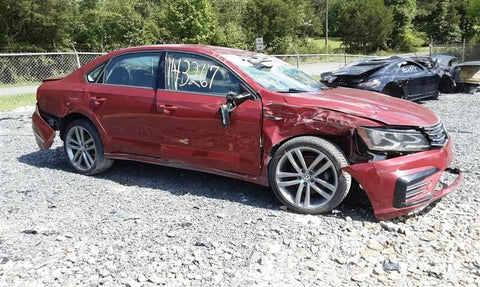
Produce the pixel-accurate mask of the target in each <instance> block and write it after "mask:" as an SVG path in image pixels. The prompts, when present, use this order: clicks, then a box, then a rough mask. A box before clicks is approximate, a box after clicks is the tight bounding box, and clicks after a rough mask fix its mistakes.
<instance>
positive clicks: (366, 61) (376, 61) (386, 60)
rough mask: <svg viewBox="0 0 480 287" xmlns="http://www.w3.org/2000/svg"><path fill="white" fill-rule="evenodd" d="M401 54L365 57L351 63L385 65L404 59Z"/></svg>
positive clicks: (356, 64)
mask: <svg viewBox="0 0 480 287" xmlns="http://www.w3.org/2000/svg"><path fill="white" fill-rule="evenodd" d="M404 60H405V59H404V58H402V57H400V56H390V57H375V58H364V59H360V60H357V61H355V62H353V63H351V65H352V66H383V65H387V64H390V63H393V62H397V61H404Z"/></svg>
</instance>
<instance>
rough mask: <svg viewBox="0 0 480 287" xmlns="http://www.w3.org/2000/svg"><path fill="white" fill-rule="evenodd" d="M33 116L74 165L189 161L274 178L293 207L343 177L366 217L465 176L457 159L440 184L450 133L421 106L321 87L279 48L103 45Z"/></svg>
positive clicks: (46, 140)
mask: <svg viewBox="0 0 480 287" xmlns="http://www.w3.org/2000/svg"><path fill="white" fill-rule="evenodd" d="M407 63H408V62H407ZM414 67H415V69H417V68H418V69H420V67H417V66H414ZM401 68H402V67H401ZM403 68H405V69H411V70H413V68H409V66H405V67H403ZM409 71H410V70H409ZM32 126H33V131H34V135H35V137H36V140H37V143H38V145H39V146H40V148H42V149H48V148H50V147H51V145H52V143H53V140H54V138H55V136H56V131H59V136H60V138H61V139H62V140H63V146H64V151H65V154H66V158H67V160H68V162H69V163H70V165H71V166H72V168H73V169H74V170H75V171H77V172H79V173H81V174H85V175H93V174H98V173H101V172H103V171H106V170H107V169H109V168H110V167H111V166H112V164H113V161H114V160H134V161H141V162H147V163H154V164H160V165H165V166H171V167H177V168H186V169H192V170H198V171H202V172H209V173H213V174H217V175H222V176H227V177H231V178H235V179H240V180H245V181H249V182H254V183H257V184H261V185H264V186H270V187H271V188H272V190H273V192H274V193H275V195H276V196H277V197H278V199H279V200H280V201H281V202H282V203H283V204H284V205H285V206H287V207H288V208H289V209H291V210H294V211H297V212H300V213H310V214H318V213H325V212H328V211H331V210H332V209H334V208H335V207H337V206H338V205H339V204H340V203H341V202H342V201H343V199H344V198H345V197H346V196H347V194H348V193H349V192H350V189H351V186H352V177H353V178H354V179H355V180H356V181H358V183H359V186H361V187H362V188H363V189H364V191H365V193H366V195H367V196H368V198H369V199H370V202H371V204H372V206H373V209H374V212H375V215H376V217H377V218H378V219H380V220H382V219H388V218H392V217H396V216H399V215H402V214H406V213H408V212H410V211H413V210H416V209H418V208H421V207H424V206H426V205H428V204H429V203H431V202H433V201H435V200H437V199H439V198H441V197H443V196H445V195H446V194H448V193H449V192H451V191H452V190H453V189H454V188H455V187H456V186H457V185H458V184H459V182H460V180H461V178H462V176H461V173H459V172H458V171H453V172H454V173H457V174H458V176H457V177H456V180H455V181H454V182H452V183H451V184H450V185H448V186H441V187H438V186H437V183H438V182H439V180H440V177H441V176H442V175H443V174H444V173H450V172H452V170H451V169H449V168H448V166H449V164H450V163H451V162H452V160H453V156H454V155H453V144H452V141H451V138H450V136H449V134H448V133H447V130H446V128H445V126H444V124H443V123H442V121H441V120H440V119H439V118H438V117H437V115H435V113H434V112H433V111H431V110H429V109H428V108H426V107H424V106H421V105H418V104H415V103H411V102H408V101H404V100H399V99H394V98H391V97H389V96H385V95H381V94H378V93H372V92H370V91H362V90H354V89H346V88H327V87H326V86H325V85H323V84H321V83H320V82H318V81H316V80H314V79H313V78H311V77H310V76H308V75H306V74H305V73H303V72H302V71H300V70H298V69H296V68H294V67H292V66H290V65H289V64H287V63H285V62H283V61H281V60H279V59H277V58H275V57H272V56H268V55H264V54H259V53H256V52H250V51H243V50H237V49H230V48H222V47H213V46H202V45H159V46H144V47H134V48H127V49H122V50H118V51H115V52H112V53H109V54H107V55H105V56H102V57H100V58H98V59H96V60H94V61H92V62H90V63H88V64H86V65H85V66H83V67H81V68H79V69H78V70H76V71H75V72H73V73H72V74H70V75H68V76H66V77H64V78H57V79H50V80H46V81H44V83H43V84H42V85H41V86H40V87H39V88H38V91H37V106H36V110H35V112H34V114H33V116H32ZM232 184H235V183H232Z"/></svg>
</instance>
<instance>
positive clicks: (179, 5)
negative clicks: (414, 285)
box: [164, 0, 216, 44]
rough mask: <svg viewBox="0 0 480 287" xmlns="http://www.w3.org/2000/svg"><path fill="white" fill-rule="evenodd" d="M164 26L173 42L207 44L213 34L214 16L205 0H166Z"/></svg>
mask: <svg viewBox="0 0 480 287" xmlns="http://www.w3.org/2000/svg"><path fill="white" fill-rule="evenodd" d="M165 4H166V15H165V22H164V24H165V28H166V29H167V31H169V36H170V39H171V40H173V41H174V42H181V43H196V44H208V43H210V42H211V41H212V40H213V38H214V35H215V26H216V22H215V18H214V16H213V13H212V7H211V5H210V2H209V1H207V0H166V1H165Z"/></svg>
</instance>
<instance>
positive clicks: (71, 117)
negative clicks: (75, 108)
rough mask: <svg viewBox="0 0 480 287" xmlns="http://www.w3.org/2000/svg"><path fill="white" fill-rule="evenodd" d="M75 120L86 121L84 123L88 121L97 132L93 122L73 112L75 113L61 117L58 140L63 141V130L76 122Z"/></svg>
mask: <svg viewBox="0 0 480 287" xmlns="http://www.w3.org/2000/svg"><path fill="white" fill-rule="evenodd" d="M76 120H86V121H89V122H90V123H92V125H93V126H94V127H95V128H96V129H97V131H98V128H97V125H96V124H95V122H94V121H92V120H91V119H90V118H89V117H87V116H86V115H84V114H82V113H78V112H75V113H71V114H68V115H66V116H65V117H63V118H62V119H61V121H60V125H59V131H60V138H61V139H62V140H64V139H65V129H66V128H67V126H68V125H69V124H70V123H71V122H73V121H76ZM99 134H100V136H101V133H99Z"/></svg>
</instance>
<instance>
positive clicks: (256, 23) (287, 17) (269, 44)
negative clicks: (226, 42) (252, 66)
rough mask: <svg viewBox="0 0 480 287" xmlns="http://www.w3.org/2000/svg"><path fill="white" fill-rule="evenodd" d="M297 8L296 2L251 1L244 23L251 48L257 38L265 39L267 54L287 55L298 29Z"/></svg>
mask: <svg viewBox="0 0 480 287" xmlns="http://www.w3.org/2000/svg"><path fill="white" fill-rule="evenodd" d="M296 8H297V4H296V2H290V1H283V0H249V2H248V4H247V8H246V12H245V14H244V19H243V21H242V23H243V28H244V30H245V31H246V34H247V42H248V43H249V44H250V43H251V44H250V47H251V48H253V43H254V41H255V38H257V37H263V42H264V45H265V48H266V51H267V52H269V53H279V54H280V53H286V52H287V51H288V49H289V47H290V46H291V44H292V43H293V41H294V38H295V32H296V28H297V27H298V17H297V15H298V12H297V9H296Z"/></svg>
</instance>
